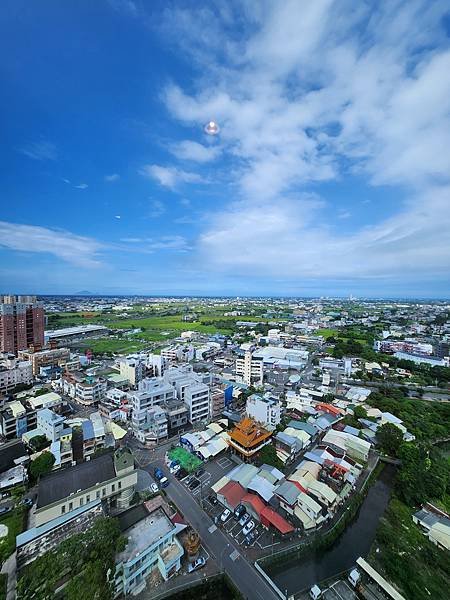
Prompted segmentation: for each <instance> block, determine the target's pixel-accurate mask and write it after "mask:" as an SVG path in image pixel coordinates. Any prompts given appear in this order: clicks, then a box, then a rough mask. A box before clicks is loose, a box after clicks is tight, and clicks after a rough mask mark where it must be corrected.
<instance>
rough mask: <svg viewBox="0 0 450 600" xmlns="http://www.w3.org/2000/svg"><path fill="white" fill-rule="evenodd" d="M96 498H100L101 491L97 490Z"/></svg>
mask: <svg viewBox="0 0 450 600" xmlns="http://www.w3.org/2000/svg"><path fill="white" fill-rule="evenodd" d="M95 497H96V498H100V490H97V492H96V493H95Z"/></svg>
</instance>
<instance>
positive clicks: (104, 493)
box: [102, 488, 106, 496]
mask: <svg viewBox="0 0 450 600" xmlns="http://www.w3.org/2000/svg"><path fill="white" fill-rule="evenodd" d="M102 496H106V488H103V489H102Z"/></svg>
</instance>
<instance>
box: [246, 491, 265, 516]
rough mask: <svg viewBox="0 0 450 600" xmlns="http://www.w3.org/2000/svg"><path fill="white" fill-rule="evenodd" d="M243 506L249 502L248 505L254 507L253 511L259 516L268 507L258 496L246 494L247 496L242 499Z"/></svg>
mask: <svg viewBox="0 0 450 600" xmlns="http://www.w3.org/2000/svg"><path fill="white" fill-rule="evenodd" d="M241 502H242V504H244V502H247V504H251V505H252V507H253V510H254V511H255V512H256V514H257V515H258V516H259V515H260V514H261V511H262V510H263V508H264V507H265V506H266V505H265V504H264V502H263V501H262V500H261V498H260V497H259V496H257V495H256V494H245V496H244V497H243V498H242V501H241Z"/></svg>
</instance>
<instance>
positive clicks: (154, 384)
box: [129, 377, 176, 411]
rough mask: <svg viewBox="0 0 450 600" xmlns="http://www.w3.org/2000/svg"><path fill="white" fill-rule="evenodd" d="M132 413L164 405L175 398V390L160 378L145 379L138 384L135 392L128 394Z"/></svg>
mask: <svg viewBox="0 0 450 600" xmlns="http://www.w3.org/2000/svg"><path fill="white" fill-rule="evenodd" d="M129 397H130V400H131V405H132V408H133V411H141V410H143V409H146V408H151V407H153V406H155V405H159V404H164V403H165V402H168V401H170V400H173V399H175V398H176V390H174V388H173V386H171V385H170V383H168V382H167V381H165V379H163V378H161V377H153V378H151V379H150V378H146V379H143V380H142V381H140V382H139V385H138V390H137V392H132V393H130V394H129Z"/></svg>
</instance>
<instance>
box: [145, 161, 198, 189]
mask: <svg viewBox="0 0 450 600" xmlns="http://www.w3.org/2000/svg"><path fill="white" fill-rule="evenodd" d="M139 173H140V174H141V175H143V176H144V177H149V178H150V179H154V180H156V181H157V182H158V183H159V184H160V185H162V186H163V187H167V188H169V189H171V190H174V189H176V187H177V186H178V185H179V184H180V183H205V180H204V179H203V177H201V176H200V175H198V173H191V172H188V171H182V170H181V169H177V168H176V167H162V166H161V165H144V166H143V167H142V168H141V169H140V170H139Z"/></svg>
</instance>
